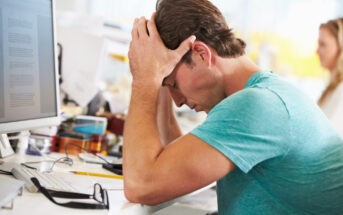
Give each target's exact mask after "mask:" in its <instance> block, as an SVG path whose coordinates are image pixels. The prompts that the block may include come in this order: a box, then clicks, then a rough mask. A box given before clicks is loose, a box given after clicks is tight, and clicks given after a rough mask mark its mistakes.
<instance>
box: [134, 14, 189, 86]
mask: <svg viewBox="0 0 343 215" xmlns="http://www.w3.org/2000/svg"><path fill="white" fill-rule="evenodd" d="M131 34H132V41H131V44H130V50H129V59H130V69H131V73H132V76H133V81H138V82H143V83H149V84H151V82H154V83H156V84H160V85H161V84H162V81H163V79H164V78H165V77H167V76H168V75H169V74H170V73H171V72H172V71H173V70H174V68H175V66H176V65H177V64H178V62H179V61H180V60H181V58H182V57H183V56H184V55H185V54H186V53H187V52H188V50H189V49H190V48H191V45H192V43H193V42H194V41H195V36H190V37H189V38H187V39H186V40H184V41H183V42H182V43H181V44H180V46H179V47H178V48H177V49H176V50H170V49H168V48H166V47H165V45H164V44H163V41H162V39H161V37H160V35H159V33H158V31H157V28H156V24H155V13H153V15H152V17H151V20H149V21H148V20H146V19H145V18H144V17H141V18H139V19H137V18H136V19H135V22H134V25H133V29H132V32H131Z"/></svg>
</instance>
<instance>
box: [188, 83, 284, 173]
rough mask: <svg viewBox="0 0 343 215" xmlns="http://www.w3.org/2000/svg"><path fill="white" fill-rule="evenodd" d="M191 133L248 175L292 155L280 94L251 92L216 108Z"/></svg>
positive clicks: (254, 90) (265, 91) (259, 89)
mask: <svg viewBox="0 0 343 215" xmlns="http://www.w3.org/2000/svg"><path fill="white" fill-rule="evenodd" d="M190 133H191V134H193V135H195V136H197V137H198V138H200V139H202V140H203V141H205V142H207V143H208V144H210V145H211V146H213V147H214V148H216V149H217V150H219V151H220V152H221V153H223V154H224V155H225V156H226V157H228V158H229V159H230V160H231V161H232V162H233V163H235V165H236V166H237V167H238V168H240V169H241V170H242V171H243V172H245V173H248V172H249V171H250V170H251V169H252V168H253V167H254V166H256V165H257V164H259V163H261V162H263V161H265V160H267V159H271V158H274V157H277V156H284V155H285V154H286V153H287V152H288V148H289V144H290V140H289V139H290V126H289V113H288V111H287V107H286V106H285V104H284V103H283V101H282V99H281V98H280V97H279V96H278V95H277V94H276V93H274V92H272V91H270V90H268V89H265V88H247V89H244V90H242V91H240V92H238V93H235V94H233V95H231V96H230V97H228V98H227V99H225V100H223V101H222V102H221V103H219V104H218V105H217V106H215V107H214V108H213V109H212V110H211V111H210V113H209V115H208V116H207V119H206V121H205V122H204V123H203V124H201V125H200V126H198V127H197V128H195V129H194V130H193V131H191V132H190Z"/></svg>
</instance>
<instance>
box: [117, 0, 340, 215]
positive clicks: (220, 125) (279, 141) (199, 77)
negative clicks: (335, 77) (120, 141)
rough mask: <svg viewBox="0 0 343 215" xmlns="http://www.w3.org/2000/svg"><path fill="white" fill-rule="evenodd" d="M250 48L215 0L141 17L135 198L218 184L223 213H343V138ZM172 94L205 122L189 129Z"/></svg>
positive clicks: (176, 4)
mask: <svg viewBox="0 0 343 215" xmlns="http://www.w3.org/2000/svg"><path fill="white" fill-rule="evenodd" d="M166 47H167V48H166ZM244 47H245V43H244V42H243V41H241V40H240V39H238V38H236V37H235V35H234V34H233V33H232V31H231V29H229V28H228V26H227V24H226V22H225V19H224V17H223V16H222V14H221V13H220V11H219V10H218V9H217V8H216V7H215V6H213V5H212V3H210V2H209V1H207V0H162V1H160V2H158V4H157V11H156V14H154V15H153V16H152V17H151V19H150V20H146V19H145V18H144V17H142V18H140V19H136V20H135V23H134V26H133V29H132V42H131V46H130V51H129V58H130V68H131V73H132V76H133V83H132V95H131V103H130V108H129V113H128V117H127V119H126V122H125V123H126V125H125V129H124V147H123V149H124V154H123V168H124V186H125V195H126V197H127V199H129V200H130V201H132V202H140V203H144V204H157V203H160V202H164V201H167V200H170V199H173V198H175V197H178V196H181V195H184V194H186V193H189V192H192V191H194V190H196V189H199V188H201V187H204V186H205V185H208V184H210V183H212V182H214V181H217V195H218V209H219V214H342V213H343V204H342V202H343V143H342V140H341V139H340V138H339V136H338V135H337V133H336V131H335V130H334V129H333V127H332V126H331V125H330V124H329V122H328V120H327V119H326V118H325V116H324V115H323V114H322V112H321V111H320V110H319V108H318V107H317V106H316V105H315V104H314V103H313V102H312V101H311V100H310V99H309V98H307V97H306V96H305V95H304V94H303V93H302V92H300V91H299V90H298V89H296V88H295V87H293V86H292V85H290V84H289V83H287V82H285V81H284V80H282V78H280V77H279V76H278V75H276V74H274V73H272V72H268V71H261V69H260V68H258V67H257V66H256V65H255V64H254V63H253V62H251V61H250V60H249V59H248V57H247V56H246V55H245V54H244ZM166 88H167V89H168V91H167V90H166ZM171 97H172V99H173V100H174V102H175V103H176V105H178V106H181V105H183V104H186V105H188V106H189V107H190V108H192V109H195V110H196V111H205V112H207V113H208V117H207V119H206V121H205V122H204V123H203V124H202V125H200V126H199V127H197V128H195V129H194V130H193V131H192V132H190V133H189V134H186V135H182V134H181V132H180V129H179V127H178V125H177V122H176V120H175V117H174V115H173V111H172V105H171V104H172V102H171Z"/></svg>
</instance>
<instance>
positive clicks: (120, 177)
mask: <svg viewBox="0 0 343 215" xmlns="http://www.w3.org/2000/svg"><path fill="white" fill-rule="evenodd" d="M70 172H72V173H74V174H79V175H90V176H98V177H105V178H115V179H123V178H124V177H123V176H121V175H107V174H101V173H93V172H80V171H70Z"/></svg>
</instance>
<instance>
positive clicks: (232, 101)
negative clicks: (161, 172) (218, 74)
mask: <svg viewBox="0 0 343 215" xmlns="http://www.w3.org/2000/svg"><path fill="white" fill-rule="evenodd" d="M191 134H193V135H195V136H197V137H199V138H200V139H202V140H203V141H205V142H207V143H208V144H210V145H211V146H213V147H214V148H216V149H217V150H218V151H220V152H221V153H223V154H224V155H225V156H227V157H228V158H229V159H230V160H231V161H232V162H233V163H235V165H236V166H237V168H236V169H235V170H233V171H232V172H231V173H229V174H227V175H226V176H225V177H223V178H221V179H220V180H219V181H218V182H217V195H218V209H219V214H220V215H228V214H239V215H244V214H253V215H258V214H263V215H268V214H273V215H275V214H343V141H342V139H341V138H340V137H339V135H338V134H337V132H336V131H335V130H334V128H333V126H332V125H331V124H330V123H329V121H328V120H327V118H326V117H325V116H324V114H323V113H322V112H321V110H320V109H319V108H318V106H317V105H316V104H315V103H314V102H313V101H311V100H310V99H309V98H308V97H307V96H305V95H304V94H303V93H302V92H301V91H300V90H298V89H296V88H295V87H294V86H292V85H291V84H289V83H287V82H286V81H284V80H283V79H282V78H280V77H279V76H278V75H276V74H274V73H272V72H267V71H261V72H258V73H255V74H253V75H252V76H251V77H250V78H249V80H248V82H247V84H246V86H245V88H244V89H243V90H241V91H239V92H237V93H235V94H233V95H231V96H229V97H227V98H226V99H224V100H223V101H222V102H220V103H219V104H218V105H216V106H215V107H214V108H213V109H212V110H211V111H210V112H209V114H208V116H207V119H206V121H205V122H204V123H203V124H201V125H200V126H199V127H197V128H196V129H194V130H193V131H192V132H191ZM214 168H215V167H214Z"/></svg>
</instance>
